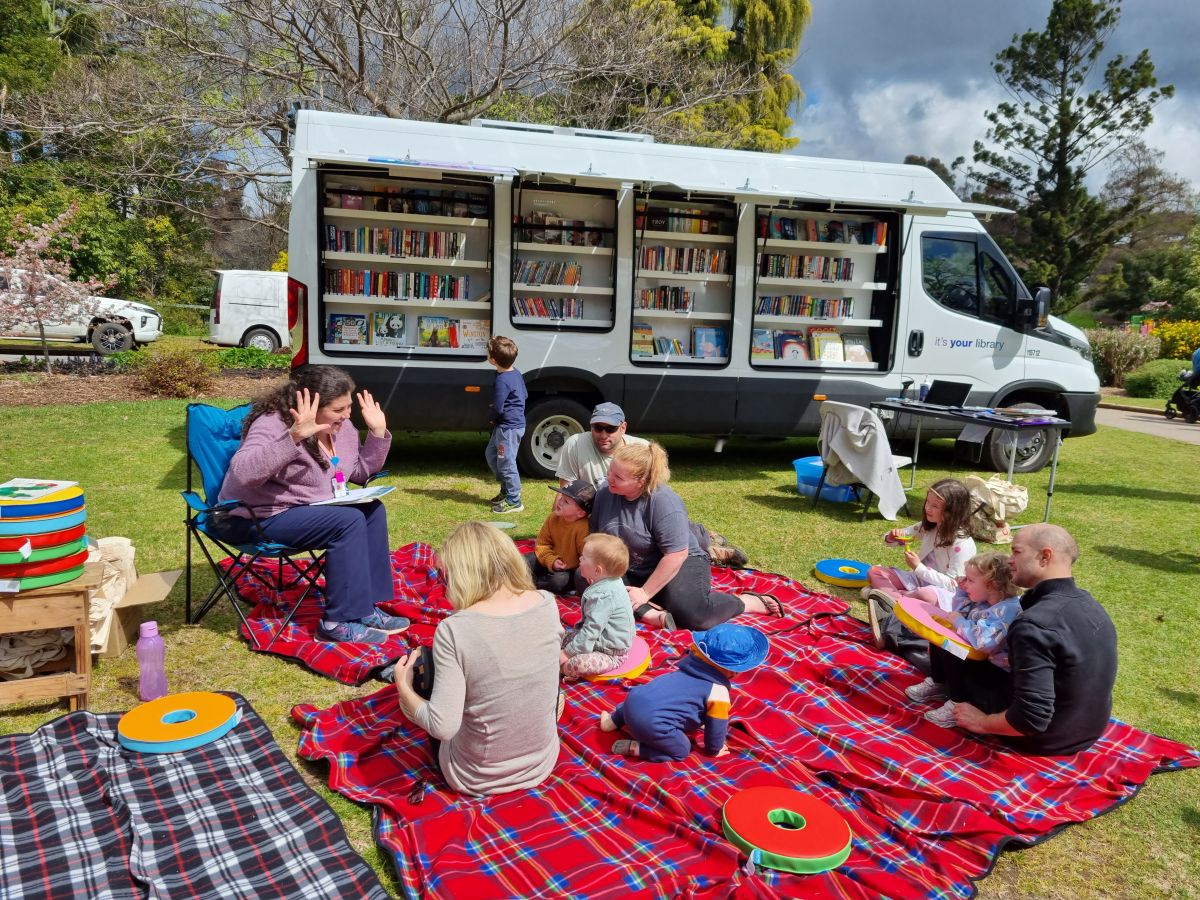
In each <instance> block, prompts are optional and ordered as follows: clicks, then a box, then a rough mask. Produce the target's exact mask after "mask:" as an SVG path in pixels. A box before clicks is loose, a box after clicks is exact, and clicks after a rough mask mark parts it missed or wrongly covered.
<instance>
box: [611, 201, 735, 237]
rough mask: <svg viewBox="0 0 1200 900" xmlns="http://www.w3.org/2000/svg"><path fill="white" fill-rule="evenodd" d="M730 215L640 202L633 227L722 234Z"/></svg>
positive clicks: (688, 232) (687, 232)
mask: <svg viewBox="0 0 1200 900" xmlns="http://www.w3.org/2000/svg"><path fill="white" fill-rule="evenodd" d="M728 221H729V219H728V216H726V215H725V214H723V213H721V212H718V211H717V210H704V209H696V208H692V207H680V206H651V207H650V208H649V209H647V208H646V205H645V204H639V205H638V208H637V212H636V213H634V219H633V227H634V228H635V229H636V230H637V231H641V230H642V229H643V227H644V228H645V229H646V230H647V231H677V232H680V233H681V234H722V233H723V230H722V229H723V228H724V227H725V226H726V223H727V222H728Z"/></svg>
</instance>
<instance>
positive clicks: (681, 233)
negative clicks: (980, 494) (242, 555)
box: [288, 110, 1099, 476]
mask: <svg viewBox="0 0 1200 900" xmlns="http://www.w3.org/2000/svg"><path fill="white" fill-rule="evenodd" d="M292 190H293V196H292V212H291V226H290V238H289V247H288V260H289V265H290V273H289V276H290V277H289V282H288V299H289V327H290V328H291V331H292V346H293V348H294V349H295V351H296V355H295V358H294V364H295V365H301V364H304V363H306V362H307V363H317V362H320V363H331V364H336V365H339V366H342V367H344V368H346V369H347V370H349V371H350V372H351V373H352V374H353V376H354V378H355V380H356V381H357V382H358V384H359V385H361V386H362V387H365V388H367V389H369V390H370V391H371V392H372V393H373V394H374V395H375V397H376V398H377V399H378V400H379V401H380V402H381V403H382V404H383V406H384V408H385V409H386V410H387V413H388V420H389V422H390V423H391V424H392V426H393V427H394V428H397V429H419V430H436V429H444V430H476V429H481V428H483V427H484V423H486V421H487V412H486V410H487V406H488V404H489V401H490V399H491V384H492V379H493V372H494V370H493V369H492V368H491V367H490V366H488V365H487V362H486V355H487V351H486V344H487V340H488V337H489V336H490V335H492V334H505V335H508V336H510V337H512V338H513V339H514V340H515V341H516V342H517V344H518V346H519V347H520V356H519V359H518V361H517V366H518V368H520V369H521V371H522V372H523V373H524V375H525V380H526V383H527V385H528V387H529V401H528V405H527V410H528V422H527V428H526V432H525V442H524V445H523V446H522V448H521V453H520V460H521V463H522V466H523V467H524V468H525V469H526V471H528V472H529V473H530V474H533V475H542V476H548V475H550V474H552V473H553V471H554V468H555V465H556V462H557V457H558V452H559V448H560V447H561V446H562V443H563V441H564V440H565V439H566V437H568V436H569V435H570V434H572V433H575V432H579V431H581V430H583V429H584V428H586V427H587V424H588V412H589V410H590V409H591V407H592V406H593V405H594V404H595V403H597V402H599V401H601V400H610V401H613V402H616V403H619V404H620V405H621V406H622V407H623V408H624V410H625V413H626V415H627V416H628V419H629V424H630V430H631V431H632V432H634V433H659V434H661V433H689V434H711V435H714V436H717V437H718V438H724V437H729V436H732V435H801V434H815V433H816V432H817V431H818V430H819V427H820V415H819V406H820V403H819V401H817V400H815V399H814V395H825V396H826V397H828V398H830V399H836V400H842V401H846V402H851V403H859V404H864V405H866V404H868V403H870V402H871V401H872V400H876V399H882V398H885V397H889V396H897V395H900V394H901V393H902V392H903V390H904V386H905V383H906V382H916V383H918V384H920V383H922V382H924V381H926V380H929V379H932V378H939V379H952V380H957V381H967V382H970V384H971V385H972V389H971V393H970V397H969V400H968V402H969V403H971V404H974V405H980V406H1006V407H1012V406H1018V405H1022V404H1026V405H1035V406H1039V407H1042V408H1045V409H1052V410H1054V411H1055V412H1057V413H1058V414H1059V415H1061V416H1062V417H1064V418H1068V419H1070V421H1071V428H1070V432H1069V433H1070V434H1072V435H1086V434H1090V433H1092V432H1093V431H1094V430H1095V426H1094V423H1093V419H1094V413H1095V407H1096V404H1097V401H1098V399H1099V394H1098V391H1099V383H1098V380H1097V378H1096V374H1095V372H1094V370H1093V368H1092V364H1091V362H1090V350H1089V348H1088V345H1087V342H1086V340H1085V339H1084V338H1083V335H1082V334H1081V333H1080V332H1079V331H1078V330H1077V329H1074V328H1072V327H1071V326H1069V325H1067V324H1066V323H1063V322H1060V321H1058V320H1056V319H1054V318H1052V317H1048V316H1047V315H1046V299H1045V298H1046V292H1044V291H1039V293H1038V296H1037V297H1036V298H1035V297H1034V296H1032V295H1031V294H1030V292H1029V290H1028V289H1027V288H1026V287H1025V285H1023V284H1022V283H1021V280H1020V279H1019V278H1018V277H1017V275H1016V273H1015V271H1014V270H1013V268H1012V266H1011V265H1009V263H1008V261H1007V260H1006V259H1005V258H1004V255H1003V254H1002V253H1001V252H1000V250H999V249H998V248H997V247H996V245H995V244H994V243H993V241H992V240H991V238H990V237H989V236H988V235H987V233H986V232H985V231H984V229H983V226H982V225H981V224H980V222H979V221H978V220H977V218H976V214H990V213H993V212H1002V210H999V209H997V208H994V207H987V206H980V205H977V204H970V203H964V202H962V201H960V200H958V199H957V198H956V197H955V195H954V193H953V192H952V191H951V190H950V189H949V188H948V187H947V186H946V185H945V184H943V183H942V182H941V181H940V180H939V179H938V178H937V177H936V176H935V175H934V174H933V173H932V172H930V171H929V170H927V169H924V168H921V167H916V166H905V165H893V164H886V163H863V162H850V161H844V160H832V159H811V158H805V157H800V156H790V155H768V154H761V153H751V152H743V151H732V150H714V149H706V148H697V147H683V146H673V145H666V144H659V143H655V142H654V141H653V140H652V139H650V138H647V137H645V136H640V135H627V134H615V133H608V132H588V131H582V130H571V129H562V128H553V127H548V126H536V125H521V124H515V123H500V122H488V121H478V122H475V123H473V124H471V125H445V124H436V123H426V122H410V121H403V120H397V119H383V118H372V117H366V116H353V115H343V114H334V113H324V112H316V111H311V110H299V111H297V113H296V114H295V135H294V150H293V169H292ZM900 424H903V423H900ZM925 433H929V432H928V431H926V432H925ZM1052 440H1053V434H1052V433H1051V432H1042V431H1035V432H1033V434H1032V436H1031V437H1028V438H1025V439H1024V440H1023V441H1022V443H1021V444H1020V446H1019V447H1018V450H1017V453H1018V459H1017V468H1018V470H1020V471H1028V470H1032V469H1036V468H1040V467H1041V466H1043V465H1044V464H1045V463H1046V462H1047V461H1048V460H1049V458H1050V455H1051V450H1052V449H1053V447H1052V446H1051V441H1052ZM1009 448H1010V441H1009V440H1008V439H1007V438H1003V437H1001V438H999V439H996V440H989V441H988V443H987V449H988V452H989V455H990V458H991V462H992V463H993V464H994V465H996V466H997V467H998V468H1001V469H1006V468H1007V464H1008V454H1009V453H1011V452H1012V451H1011V450H1010V449H1009Z"/></svg>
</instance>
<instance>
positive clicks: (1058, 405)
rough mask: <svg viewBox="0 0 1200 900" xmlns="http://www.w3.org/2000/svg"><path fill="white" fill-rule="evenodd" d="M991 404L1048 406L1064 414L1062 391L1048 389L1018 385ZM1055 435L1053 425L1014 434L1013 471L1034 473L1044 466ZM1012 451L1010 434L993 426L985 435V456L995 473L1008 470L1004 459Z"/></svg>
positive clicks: (1048, 457)
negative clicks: (1020, 387)
mask: <svg viewBox="0 0 1200 900" xmlns="http://www.w3.org/2000/svg"><path fill="white" fill-rule="evenodd" d="M992 405H993V406H1006V407H1026V408H1030V409H1052V410H1054V412H1055V414H1056V415H1059V416H1065V415H1066V402H1065V401H1064V400H1063V397H1062V394H1061V393H1058V392H1057V391H1055V390H1054V389H1051V388H1022V389H1019V390H1016V391H1013V392H1012V393H1009V394H1006V395H1004V396H1003V397H1002V398H1000V399H998V400H995V401H994V402H993V404H992ZM1057 437H1058V434H1057V431H1056V429H1053V428H1039V429H1037V430H1036V431H1027V432H1026V431H1023V432H1019V433H1018V439H1017V460H1016V463H1015V464H1014V465H1013V472H1014V474H1015V473H1017V472H1037V471H1039V470H1041V469H1043V468H1045V467H1046V465H1047V464H1048V463H1049V462H1050V460H1051V459H1052V458H1053V456H1054V442H1055V441H1056V440H1057ZM1011 452H1012V435H1011V434H1010V433H1009V432H1005V431H1000V430H999V429H993V430H992V433H991V434H990V435H989V436H988V442H987V455H988V461H989V462H990V463H991V465H992V468H993V469H995V470H996V471H997V472H1005V473H1007V472H1008V459H1009V455H1010V454H1011Z"/></svg>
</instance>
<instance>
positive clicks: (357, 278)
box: [325, 268, 471, 300]
mask: <svg viewBox="0 0 1200 900" xmlns="http://www.w3.org/2000/svg"><path fill="white" fill-rule="evenodd" d="M325 291H326V293H331V294H357V295H360V296H363V297H383V298H386V299H390V300H467V299H469V298H470V296H471V277H470V276H469V275H445V274H440V273H437V272H377V271H374V270H372V269H334V268H329V269H326V270H325Z"/></svg>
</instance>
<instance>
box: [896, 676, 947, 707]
mask: <svg viewBox="0 0 1200 900" xmlns="http://www.w3.org/2000/svg"><path fill="white" fill-rule="evenodd" d="M904 694H905V696H906V697H908V699H909V700H911V701H912V702H913V703H941V702H942V701H943V700H949V699H950V698H949V696H947V694H946V686H945V685H944V684H939V683H938V682H936V681H934V680H933V679H932V678H926V679H925V680H924V681H922V682H919V683H917V684H910V685H909V686H908V687H906V688H905V689H904Z"/></svg>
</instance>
